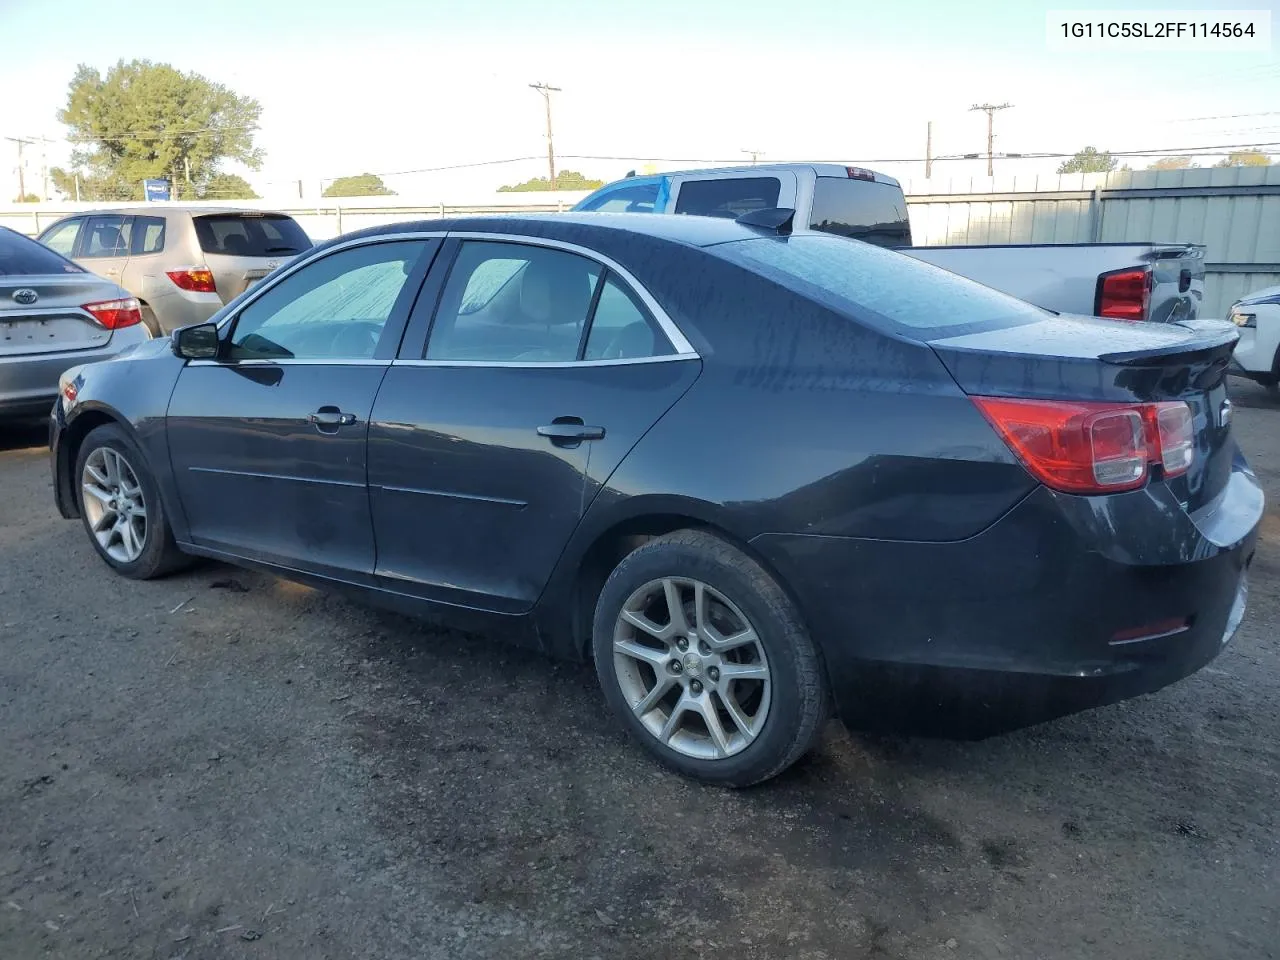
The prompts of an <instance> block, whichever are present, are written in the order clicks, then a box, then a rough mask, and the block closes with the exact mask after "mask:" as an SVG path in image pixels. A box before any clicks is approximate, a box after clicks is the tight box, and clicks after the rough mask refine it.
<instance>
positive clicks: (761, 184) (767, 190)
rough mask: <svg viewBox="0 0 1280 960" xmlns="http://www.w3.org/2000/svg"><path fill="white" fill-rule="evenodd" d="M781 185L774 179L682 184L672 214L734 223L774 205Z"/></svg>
mask: <svg viewBox="0 0 1280 960" xmlns="http://www.w3.org/2000/svg"><path fill="white" fill-rule="evenodd" d="M781 190H782V182H781V181H780V180H779V179H778V178H777V177H717V178H713V179H711V180H686V181H685V182H684V184H683V185H682V186H681V187H680V193H679V195H678V196H677V197H676V213H689V214H693V215H694V216H701V217H728V218H730V219H736V218H738V217H740V216H742V215H743V214H747V213H755V212H756V211H757V210H769V209H772V208H773V207H776V206H777V205H778V194H779V192H780V191H781Z"/></svg>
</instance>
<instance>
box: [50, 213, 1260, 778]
mask: <svg viewBox="0 0 1280 960" xmlns="http://www.w3.org/2000/svg"><path fill="white" fill-rule="evenodd" d="M785 214H786V212H785V211H767V212H765V213H764V214H751V215H748V216H747V217H744V218H741V219H740V221H738V222H734V221H730V220H717V219H711V218H702V217H651V216H644V215H639V214H590V213H586V214H571V215H562V216H549V217H537V216H527V217H499V218H477V219H461V220H452V221H451V220H436V221H431V222H429V223H420V224H401V225H396V226H382V227H377V228H372V229H371V230H368V231H364V232H362V233H357V234H353V235H347V236H344V237H341V238H339V239H337V240H334V241H331V242H329V243H326V244H324V245H322V246H320V247H317V248H315V249H313V250H311V251H308V252H307V253H306V254H304V255H303V256H302V257H300V258H299V259H298V260H297V261H295V262H294V263H292V264H290V265H289V266H287V267H285V268H282V269H281V270H279V271H277V272H276V273H274V274H272V275H271V276H270V277H268V278H267V279H266V280H264V281H263V282H261V283H260V284H258V285H257V286H255V287H254V288H252V289H251V290H249V291H247V292H246V293H244V294H242V295H241V296H239V297H238V298H236V299H235V300H233V301H232V302H231V303H229V304H228V305H227V306H226V307H225V308H224V309H223V310H222V311H221V312H220V313H219V314H218V315H216V316H215V318H214V319H213V321H211V322H208V323H204V324H200V325H197V326H192V327H187V328H184V329H181V330H179V331H177V332H176V333H175V334H174V336H173V337H172V338H171V340H162V341H155V342H152V343H149V344H146V345H144V346H141V347H138V348H136V349H135V350H133V351H132V352H131V353H129V354H128V355H126V356H122V357H120V358H118V359H116V360H113V361H107V362H102V363H94V364H88V365H85V366H82V367H78V368H75V369H72V370H70V371H68V372H67V373H66V374H64V376H63V378H62V383H61V397H60V399H59V401H58V403H57V405H56V407H55V409H54V411H53V419H52V423H51V427H50V430H51V434H50V445H51V449H52V461H53V470H54V478H55V495H56V499H57V505H58V508H59V510H60V511H61V513H62V514H63V515H64V516H66V517H68V518H73V517H79V518H80V519H81V521H82V522H83V525H84V528H85V531H86V533H87V534H88V537H89V541H90V543H91V544H92V545H93V547H94V549H96V550H97V552H98V553H99V554H100V555H101V556H102V558H103V560H104V561H106V563H107V564H108V565H109V566H111V567H112V568H113V569H114V570H116V571H117V572H118V573H120V574H123V575H124V576H128V577H134V578H139V579H146V578H150V577H156V576H160V575H162V574H164V573H167V572H169V571H172V570H174V569H176V568H178V567H179V566H181V565H183V564H184V563H186V562H187V561H188V559H189V558H191V557H211V558H216V559H219V560H224V561H227V562H229V563H233V564H239V565H242V566H246V567H251V568H256V569H259V570H263V571H268V572H271V573H275V574H278V575H281V576H283V577H287V578H291V579H295V580H299V581H302V582H304V583H308V584H311V585H315V586H320V587H334V588H341V589H343V590H347V591H351V592H354V593H356V594H358V595H361V596H363V597H365V598H367V599H369V600H372V601H375V602H379V603H382V604H385V605H388V606H390V607H393V608H395V609H399V610H401V611H404V612H409V613H416V614H422V615H426V616H429V617H432V618H435V619H437V620H442V621H444V622H447V623H450V624H453V625H457V626H461V627H464V628H467V629H472V630H478V631H482V632H488V633H490V634H497V635H501V636H503V637H505V638H510V639H512V640H515V641H516V642H519V643H523V644H526V645H528V646H531V647H533V648H535V649H537V650H540V651H543V652H545V653H547V654H551V655H556V656H561V657H567V658H576V659H589V660H593V661H594V665H595V669H596V671H597V674H598V676H599V680H600V684H601V686H602V688H603V691H604V696H605V699H606V700H607V701H608V703H609V706H610V707H611V708H612V710H613V712H614V713H615V714H616V715H617V718H618V720H619V721H620V723H621V724H622V725H623V726H625V727H626V728H627V729H628V730H629V731H630V732H631V733H632V734H633V735H634V736H635V737H636V738H637V739H638V740H639V741H640V742H641V743H643V744H644V745H645V746H646V747H647V748H648V749H649V750H650V751H652V753H654V754H655V755H656V756H657V757H658V758H660V759H661V760H662V761H664V762H665V763H667V764H669V765H670V766H671V767H674V768H675V769H677V770H679V771H681V772H683V773H684V774H687V775H690V776H692V777H695V778H698V779H701V780H705V781H709V782H713V783H717V784H724V785H731V786H745V785H748V784H752V783H756V782H759V781H762V780H765V779H767V778H769V777H772V776H774V775H775V774H777V773H779V772H780V771H782V770H783V769H785V768H786V767H787V766H788V765H790V764H792V763H793V762H794V761H795V760H797V759H798V758H799V757H801V756H802V755H803V754H804V753H805V752H806V751H807V750H808V749H809V747H810V746H811V745H812V744H813V743H814V741H815V738H816V737H817V736H818V734H819V732H820V730H821V728H822V726H823V725H824V723H825V721H826V720H827V718H828V717H829V715H830V713H831V712H832V710H833V709H834V711H835V712H836V713H838V714H839V715H840V716H841V717H842V718H843V719H845V721H846V722H848V723H850V724H853V725H855V726H859V727H867V726H869V727H876V726H880V725H890V726H891V725H894V724H896V723H898V722H899V721H911V720H912V719H916V720H918V719H920V718H922V717H928V718H931V719H933V720H935V721H936V722H937V725H938V726H940V727H942V728H949V729H951V730H954V731H959V730H960V729H961V727H963V726H965V725H967V724H968V723H969V721H970V720H973V719H974V718H975V717H976V718H977V720H978V722H977V723H976V724H975V727H974V729H979V730H981V729H984V728H986V727H987V726H989V727H990V728H991V729H1000V728H1003V727H1004V726H1006V725H1008V724H1010V723H1013V724H1020V723H1026V722H1033V721H1035V720H1039V719H1045V718H1048V717H1051V716H1057V715H1061V714H1063V713H1065V712H1070V711H1072V710H1078V709H1081V708H1083V707H1087V706H1091V705H1097V704H1101V703H1106V702H1111V701H1115V700H1118V699H1121V698H1125V697H1129V696H1133V695H1136V694H1139V693H1144V692H1148V691H1152V690H1156V689H1158V688H1160V687H1162V686H1165V685H1167V684H1169V683H1171V682H1173V681H1175V680H1178V679H1180V678H1182V677H1185V676H1187V675H1189V674H1191V673H1193V672H1194V671H1196V670H1197V669H1199V668H1200V667H1201V666H1203V665H1204V664H1205V663H1207V662H1209V661H1210V660H1211V659H1212V658H1213V657H1214V656H1215V655H1216V654H1217V653H1218V652H1219V651H1220V650H1221V649H1222V647H1223V645H1224V644H1225V643H1227V642H1228V641H1229V639H1230V638H1231V636H1232V635H1233V633H1234V632H1235V629H1236V627H1237V625H1238V624H1239V622H1240V619H1241V617H1242V615H1243V611H1244V602H1245V596H1246V571H1247V568H1248V565H1249V562H1250V560H1251V559H1252V556H1253V550H1254V543H1255V539H1256V536H1257V528H1258V524H1259V522H1260V519H1261V517H1262V511H1263V497H1262V493H1261V490H1260V487H1259V485H1258V483H1257V481H1256V480H1255V478H1254V476H1253V474H1252V473H1251V472H1250V470H1249V468H1248V466H1247V464H1246V462H1245V460H1244V458H1243V456H1242V455H1241V454H1240V452H1239V450H1238V448H1237V446H1236V443H1235V440H1234V439H1233V436H1232V432H1231V424H1230V411H1231V407H1230V402H1229V401H1228V400H1227V397H1226V391H1225V387H1224V376H1225V372H1226V369H1227V366H1228V364H1229V363H1230V360H1231V353H1232V349H1233V347H1234V344H1235V337H1236V335H1235V333H1234V332H1233V331H1231V330H1229V329H1228V328H1226V327H1225V325H1222V324H1212V323H1208V322H1205V323H1204V324H1202V325H1200V324H1197V323H1196V322H1195V321H1189V322H1185V323H1175V324H1168V325H1158V326H1157V325H1151V324H1136V323H1126V322H1122V321H1113V320H1099V319H1088V318H1078V317H1069V316H1060V315H1056V314H1051V313H1048V312H1046V311H1044V310H1041V309H1039V308H1036V307H1032V306H1030V305H1028V304H1026V303H1024V302H1022V301H1019V300H1015V299H1012V298H1010V297H1008V296H1005V295H1004V294H999V293H996V292H995V291H992V290H990V289H988V288H986V287H983V286H980V285H978V284H975V283H972V282H970V281H968V280H965V279H963V278H960V277H957V276H955V275H953V274H950V273H947V272H945V271H942V270H939V269H937V268H934V267H931V266H929V265H927V264H923V263H921V262H919V261H915V260H912V259H909V258H907V257H904V256H902V255H900V254H897V253H893V252H890V251H887V250H884V249H881V248H878V247H874V246H869V245H866V244H862V243H859V242H856V241H851V240H848V239H844V238H839V237H832V236H825V235H820V234H811V233H799V232H795V233H793V232H791V231H790V227H789V218H788V217H787V216H786V215H785ZM987 721H991V722H990V723H989V724H988V723H987ZM942 732H947V729H944V730H942Z"/></svg>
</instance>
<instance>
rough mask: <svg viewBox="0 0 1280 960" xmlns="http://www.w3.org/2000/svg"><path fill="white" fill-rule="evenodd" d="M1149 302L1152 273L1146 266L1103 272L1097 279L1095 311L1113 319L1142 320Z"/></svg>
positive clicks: (1099, 314)
mask: <svg viewBox="0 0 1280 960" xmlns="http://www.w3.org/2000/svg"><path fill="white" fill-rule="evenodd" d="M1150 299H1151V271H1150V270H1148V269H1147V268H1146V267H1139V268H1137V269H1134V270H1117V271H1116V272H1115V273H1104V274H1103V275H1102V276H1101V277H1099V278H1098V304H1097V307H1098V308H1097V310H1096V311H1095V312H1096V313H1097V315H1098V316H1100V317H1111V318H1112V319H1113V320H1145V319H1146V318H1147V305H1148V303H1149V302H1150Z"/></svg>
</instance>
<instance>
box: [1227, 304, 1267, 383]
mask: <svg viewBox="0 0 1280 960" xmlns="http://www.w3.org/2000/svg"><path fill="white" fill-rule="evenodd" d="M1227 319H1229V320H1230V321H1231V322H1232V323H1234V324H1235V325H1236V326H1237V327H1239V328H1240V342H1239V343H1237V344H1236V349H1235V358H1234V362H1233V363H1232V372H1233V373H1235V374H1237V375H1239V376H1242V377H1248V378H1249V379H1250V380H1253V381H1255V382H1257V383H1260V384H1262V385H1263V386H1266V387H1270V388H1271V389H1273V390H1275V389H1277V384H1280V286H1277V287H1265V288H1264V289H1262V290H1255V291H1254V292H1253V293H1251V294H1249V295H1248V296H1247V297H1242V298H1241V299H1239V300H1237V301H1236V302H1235V303H1233V304H1232V305H1231V312H1230V313H1229V314H1228V315H1227Z"/></svg>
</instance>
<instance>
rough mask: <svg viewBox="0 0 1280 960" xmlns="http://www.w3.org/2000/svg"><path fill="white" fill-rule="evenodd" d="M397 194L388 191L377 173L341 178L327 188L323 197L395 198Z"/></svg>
mask: <svg viewBox="0 0 1280 960" xmlns="http://www.w3.org/2000/svg"><path fill="white" fill-rule="evenodd" d="M395 195H396V192H395V191H394V190H389V189H387V185H386V184H385V183H383V182H382V178H381V177H380V176H378V175H377V174H376V173H362V174H359V175H358V176H354V177H339V178H338V179H337V180H335V181H333V183H331V184H329V186H328V187H326V188H325V191H324V193H322V194H321V196H322V197H394V196H395Z"/></svg>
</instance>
